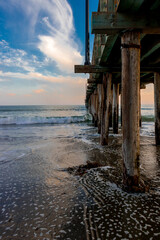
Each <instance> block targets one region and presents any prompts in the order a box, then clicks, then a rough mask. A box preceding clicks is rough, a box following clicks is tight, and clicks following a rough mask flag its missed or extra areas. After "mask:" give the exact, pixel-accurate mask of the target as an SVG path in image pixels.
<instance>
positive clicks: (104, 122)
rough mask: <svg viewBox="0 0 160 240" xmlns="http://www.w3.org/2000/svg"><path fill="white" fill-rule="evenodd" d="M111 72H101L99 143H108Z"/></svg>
mask: <svg viewBox="0 0 160 240" xmlns="http://www.w3.org/2000/svg"><path fill="white" fill-rule="evenodd" d="M111 83H112V74H108V73H107V74H103V84H102V95H101V97H102V99H101V100H102V101H101V102H102V105H101V138H100V142H101V145H107V144H108V134H109V103H110V99H111Z"/></svg>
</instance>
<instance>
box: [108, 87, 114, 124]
mask: <svg viewBox="0 0 160 240" xmlns="http://www.w3.org/2000/svg"><path fill="white" fill-rule="evenodd" d="M112 106H113V87H112V88H111V99H110V103H109V127H112V125H113V124H112V122H113V121H112Z"/></svg>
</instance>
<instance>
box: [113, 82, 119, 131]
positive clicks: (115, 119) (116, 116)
mask: <svg viewBox="0 0 160 240" xmlns="http://www.w3.org/2000/svg"><path fill="white" fill-rule="evenodd" d="M118 113H119V84H113V133H115V134H117V133H118V120H119V114H118Z"/></svg>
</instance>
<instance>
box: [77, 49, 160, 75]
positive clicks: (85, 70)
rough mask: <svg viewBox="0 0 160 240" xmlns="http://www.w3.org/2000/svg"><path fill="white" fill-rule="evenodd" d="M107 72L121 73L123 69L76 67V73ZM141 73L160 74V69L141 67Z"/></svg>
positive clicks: (93, 66)
mask: <svg viewBox="0 0 160 240" xmlns="http://www.w3.org/2000/svg"><path fill="white" fill-rule="evenodd" d="M132 49H133V48H132ZM105 72H110V73H120V72H121V67H102V66H100V65H75V73H105ZM141 72H144V73H154V72H160V67H154V66H151V67H144V66H141Z"/></svg>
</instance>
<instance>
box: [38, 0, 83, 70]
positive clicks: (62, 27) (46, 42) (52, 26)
mask: <svg viewBox="0 0 160 240" xmlns="http://www.w3.org/2000/svg"><path fill="white" fill-rule="evenodd" d="M46 3H47V4H46V10H47V13H48V16H47V17H44V18H43V23H44V24H45V25H46V27H47V28H48V33H49V35H40V36H39V39H40V43H39V45H38V47H39V49H40V50H41V52H43V53H44V54H45V55H46V56H47V57H49V58H51V59H52V60H54V61H55V62H56V65H57V67H58V68H59V69H60V70H61V71H63V72H67V73H73V69H74V65H75V64H81V63H82V61H83V57H82V56H81V54H80V52H79V50H78V45H77V44H76V42H75V40H74V38H73V37H74V25H73V13H72V9H71V7H70V5H69V4H68V2H67V1H66V0H51V1H48V0H46Z"/></svg>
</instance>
